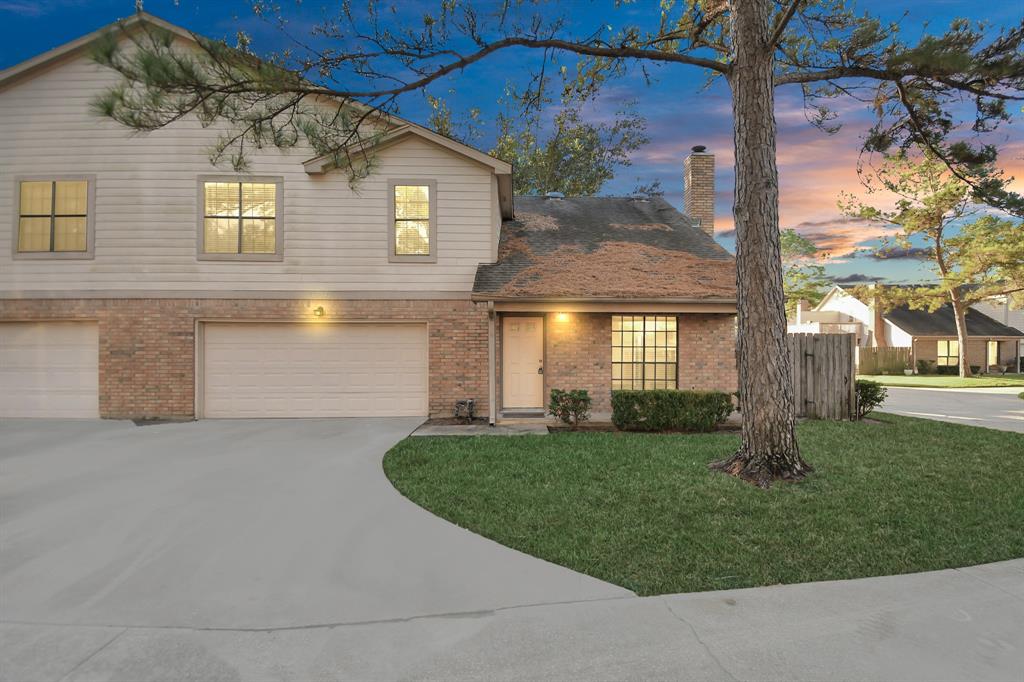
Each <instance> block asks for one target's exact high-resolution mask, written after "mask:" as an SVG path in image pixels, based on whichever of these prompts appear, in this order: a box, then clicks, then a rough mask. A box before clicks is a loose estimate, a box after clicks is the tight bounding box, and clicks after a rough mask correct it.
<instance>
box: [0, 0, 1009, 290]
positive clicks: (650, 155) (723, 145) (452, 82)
mask: <svg viewBox="0 0 1024 682" xmlns="http://www.w3.org/2000/svg"><path fill="white" fill-rule="evenodd" d="M279 2H280V5H281V6H282V7H283V9H284V12H285V15H286V16H287V17H289V19H290V25H289V32H290V33H291V34H292V35H294V36H300V37H303V38H306V37H308V31H309V28H310V27H311V26H312V25H313V23H315V20H316V19H317V17H319V16H320V11H321V8H322V7H324V6H330V5H336V4H338V3H331V2H328V1H327V0H304V2H302V3H301V4H299V3H295V2H294V0H279ZM396 4H400V6H401V7H402V9H403V10H405V11H408V12H409V13H410V16H414V17H419V16H420V15H421V14H422V13H423V12H424V11H425V10H426V9H427V8H429V7H436V6H437V4H438V3H437V1H436V0H433V1H431V0H403V1H402V2H401V3H397V2H396ZM611 4H612V3H610V2H595V3H589V2H587V3H585V2H575V3H572V2H561V3H552V5H551V6H550V8H548V9H546V10H544V11H548V12H550V13H554V12H556V11H560V12H563V13H568V14H569V15H570V16H572V17H574V20H573V22H572V23H571V24H570V26H569V29H570V30H571V31H576V32H578V33H579V34H585V33H591V32H593V30H594V29H595V28H596V27H599V26H601V25H602V24H605V23H607V24H610V25H612V26H620V25H622V24H625V23H631V22H632V21H637V22H640V23H645V22H649V17H652V16H654V17H656V11H657V5H658V3H657V2H653V1H651V2H644V1H641V2H637V3H636V4H633V5H627V6H626V7H625V8H621V9H618V10H615V9H608V8H609V7H610V6H611ZM857 6H858V7H859V8H860V9H861V10H865V11H869V12H871V13H873V14H877V15H879V16H880V17H881V18H883V19H885V20H899V19H900V16H901V15H902V13H903V12H904V11H906V12H907V16H906V18H904V19H903V20H902V26H903V34H904V36H905V37H906V38H907V39H908V40H911V39H913V38H914V37H915V36H917V35H919V34H920V32H921V30H922V26H923V24H924V22H930V26H929V27H928V30H929V31H930V32H933V33H939V32H941V31H942V30H943V29H944V28H945V27H946V26H947V25H948V23H949V21H950V19H952V18H954V17H967V18H970V19H974V20H985V21H988V22H990V23H991V24H992V25H994V26H996V27H998V26H1002V25H1009V24H1011V23H1014V22H1016V21H1019V19H1020V16H1021V12H1022V3H1021V2H1020V0H989V1H988V2H983V3H979V2H976V1H963V0H902V1H901V2H885V1H882V0H862V1H861V2H859V3H858V5H857ZM133 8H134V0H0V45H2V46H3V48H2V50H0V68H6V67H8V66H11V65H13V64H16V63H18V62H20V61H22V60H24V59H27V58H29V57H31V56H33V55H35V54H38V53H40V52H43V51H45V50H48V49H50V48H52V47H55V46H57V45H59V44H61V43H64V42H67V41H69V40H72V39H74V38H77V37H79V36H80V35H82V34H84V33H87V32H89V31H92V30H95V29H97V28H99V27H101V26H103V25H105V24H108V23H110V22H112V21H114V20H115V19H117V18H118V17H123V16H126V15H128V14H130V13H131V12H132V10H133ZM559 8H561V9H559ZM145 9H146V10H147V11H149V12H151V13H153V14H156V15H158V16H160V17H162V18H164V19H167V20H168V21H171V22H173V23H176V24H179V25H182V26H184V27H185V28H188V29H190V30H193V31H196V32H198V33H202V34H204V35H207V36H209V37H215V38H225V39H228V40H229V41H230V42H233V41H234V36H235V33H236V31H238V30H239V29H242V30H245V31H246V32H248V33H249V34H250V35H252V36H253V38H254V42H253V45H252V48H253V49H254V50H255V51H256V52H258V53H259V52H267V51H276V50H280V49H283V48H284V47H286V46H287V45H288V41H287V38H286V37H284V36H283V35H282V34H281V33H280V32H278V31H277V30H276V29H274V28H273V27H271V26H269V25H267V24H266V23H264V22H263V21H262V20H260V19H258V18H256V17H254V16H253V15H252V13H251V11H250V10H249V5H248V3H247V2H244V1H243V0H216V1H213V0H177V1H175V0H159V1H157V0H146V2H145ZM538 56H539V55H537V54H536V53H535V52H534V53H530V52H528V51H525V50H523V51H520V52H508V53H506V54H503V55H502V56H500V57H499V58H497V59H491V60H485V61H484V62H482V63H480V64H477V65H474V66H472V67H470V68H469V69H467V70H466V71H465V72H464V73H462V74H456V75H454V76H452V77H450V78H449V79H447V80H446V81H445V82H443V83H441V84H439V85H438V86H437V87H435V88H434V89H433V90H432V92H433V93H434V94H437V95H441V96H443V97H445V98H446V99H447V101H448V102H449V105H450V106H451V107H452V109H453V110H454V111H455V112H456V114H457V113H458V112H460V111H464V110H466V109H468V108H469V107H480V108H481V109H482V112H483V117H484V119H485V120H493V116H494V114H495V112H496V111H497V110H498V106H497V104H496V100H497V98H498V97H500V96H501V94H502V90H503V88H504V86H505V84H506V82H507V81H509V80H511V81H513V82H514V81H517V80H519V81H521V80H522V79H523V78H524V77H525V76H526V75H527V74H528V73H529V70H530V69H531V68H532V67H533V66H535V65H536V64H537V61H538ZM565 63H567V64H569V63H571V61H570V59H569V58H565ZM651 75H653V77H654V79H655V81H654V82H653V83H651V84H646V83H645V82H644V80H643V78H642V76H641V75H640V73H639V72H638V71H637V72H634V73H631V74H630V75H629V76H627V77H625V78H622V79H619V80H616V81H613V82H611V83H610V84H609V85H608V86H607V87H606V88H605V89H604V91H603V94H602V96H601V98H600V100H599V101H598V102H597V103H596V105H595V106H594V107H593V108H592V109H589V110H588V114H589V116H590V117H591V119H592V120H610V119H611V117H612V116H613V114H614V112H615V111H616V110H617V109H618V108H619V107H620V106H621V105H622V104H623V103H625V102H628V101H633V100H635V101H636V102H637V110H638V111H639V112H640V113H641V114H643V115H644V116H645V117H646V119H647V122H648V134H649V136H650V138H651V142H650V143H649V144H648V145H647V146H645V147H644V148H642V149H640V150H639V151H637V152H636V153H635V154H634V155H633V165H632V166H631V167H628V168H622V169H620V170H619V172H618V175H617V177H616V178H615V180H614V181H612V182H610V183H608V184H607V185H606V186H605V189H604V191H603V193H605V194H628V193H630V192H631V191H632V189H633V188H634V187H636V186H637V185H638V184H647V183H650V182H651V181H654V180H660V181H661V185H662V188H663V189H664V190H665V196H666V198H667V199H668V200H669V201H671V202H672V203H673V204H675V205H676V206H681V204H682V160H683V158H684V157H685V156H686V154H687V152H688V150H689V149H690V147H692V146H693V145H697V144H702V145H706V146H707V147H708V149H709V151H712V152H713V153H714V154H715V155H716V161H717V169H718V170H717V177H716V180H717V185H718V187H717V215H716V228H717V231H718V233H719V236H718V238H719V241H721V242H722V244H723V245H725V246H726V247H727V248H732V246H733V241H732V234H731V230H732V223H733V221H732V209H731V204H732V190H733V175H732V160H733V153H732V127H731V116H730V113H731V112H730V102H729V97H728V92H727V91H726V89H725V87H724V86H723V85H721V84H719V85H717V86H713V87H712V88H710V89H708V90H703V89H702V85H703V83H704V74H703V73H702V72H701V71H700V70H698V69H694V68H692V67H687V66H683V65H671V66H662V67H658V66H655V67H654V68H653V69H652V70H651ZM401 107H402V108H401V111H400V114H401V115H402V116H404V117H405V118H409V119H411V120H414V121H416V122H419V123H425V122H426V116H427V114H428V111H429V109H428V107H427V105H426V103H425V101H424V99H423V97H422V96H421V95H417V94H410V95H406V96H405V97H404V98H403V99H402V100H401ZM837 108H838V109H839V111H840V112H841V118H840V121H841V122H842V123H843V124H844V125H843V128H842V130H841V131H840V132H839V133H837V134H835V135H827V134H825V133H823V132H821V131H819V130H818V129H816V128H814V127H812V126H811V125H810V124H808V122H807V120H806V118H805V116H804V111H803V107H802V102H801V98H800V94H799V91H798V90H795V89H792V90H790V89H782V90H779V91H778V93H777V102H776V120H777V123H778V131H779V144H778V163H779V173H780V184H781V205H780V210H781V225H782V227H784V228H788V227H792V228H795V229H796V230H798V231H799V232H800V233H802V234H804V235H806V236H807V237H809V238H811V239H812V240H814V241H815V242H816V243H817V244H818V245H819V246H820V247H821V248H822V249H823V250H824V251H825V252H828V253H829V254H830V258H829V259H828V260H826V261H825V262H826V266H827V271H828V273H829V274H830V275H832V276H834V277H836V278H837V279H838V281H844V280H845V281H856V280H858V279H863V278H876V277H880V278H885V279H886V280H887V281H891V282H906V281H919V280H922V279H925V278H928V277H929V276H930V275H929V269H928V268H927V265H926V264H924V263H922V262H921V261H919V260H915V259H912V258H889V259H886V260H876V259H874V258H871V257H868V256H865V255H863V254H859V253H858V249H860V248H862V247H864V246H870V245H871V244H875V243H877V242H876V240H877V239H878V237H880V236H882V235H883V234H884V232H885V231H886V230H885V227H884V226H874V225H866V224H862V223H859V222H856V221H849V220H844V219H843V218H842V217H841V215H840V213H839V211H838V209H837V208H836V199H837V197H838V195H839V193H840V192H841V191H843V190H846V191H853V192H856V191H858V190H859V189H860V184H859V181H858V178H857V173H856V166H857V160H858V155H859V150H860V138H861V136H862V135H863V134H864V132H865V131H866V130H867V128H868V126H869V125H870V121H871V112H870V110H868V109H867V108H866V105H864V104H861V103H859V102H855V101H852V100H846V101H839V102H838V104H837ZM992 140H993V141H994V142H995V143H996V144H997V145H998V146H999V147H1000V149H1001V150H1002V156H1001V165H1002V167H1003V168H1004V169H1005V170H1006V171H1007V172H1008V173H1009V174H1010V175H1013V176H1015V177H1017V178H1018V179H1020V180H1024V120H1022V115H1021V114H1020V113H1019V112H1018V114H1017V120H1015V121H1014V123H1013V124H1012V125H1010V126H1005V127H1003V128H1001V129H1000V130H999V132H998V134H997V135H996V136H994V137H993V138H992ZM489 142H490V140H488V139H484V140H482V141H481V143H480V146H481V147H483V148H485V149H486V147H487V146H488V143H489ZM1015 188H1016V189H1017V190H1018V191H1020V190H1022V189H1024V183H1022V182H1020V181H1018V182H1017V184H1016V187H1015Z"/></svg>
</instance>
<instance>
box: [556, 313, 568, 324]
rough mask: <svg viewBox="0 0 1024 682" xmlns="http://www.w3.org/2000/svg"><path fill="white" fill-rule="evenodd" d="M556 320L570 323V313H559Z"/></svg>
mask: <svg viewBox="0 0 1024 682" xmlns="http://www.w3.org/2000/svg"><path fill="white" fill-rule="evenodd" d="M555 319H556V320H558V321H559V322H568V321H569V313H558V314H557V315H556V316H555Z"/></svg>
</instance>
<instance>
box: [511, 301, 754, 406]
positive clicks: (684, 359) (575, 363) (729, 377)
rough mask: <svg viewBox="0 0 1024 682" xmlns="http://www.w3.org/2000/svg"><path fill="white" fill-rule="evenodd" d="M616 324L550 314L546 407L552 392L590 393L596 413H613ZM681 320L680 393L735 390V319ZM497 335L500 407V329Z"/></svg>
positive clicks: (601, 317)
mask: <svg viewBox="0 0 1024 682" xmlns="http://www.w3.org/2000/svg"><path fill="white" fill-rule="evenodd" d="M611 319H612V316H611V315H610V314H607V313H565V319H564V320H560V319H559V315H558V314H556V313H549V314H547V315H545V321H544V354H545V358H544V379H545V380H544V394H545V403H546V401H547V395H548V393H549V392H550V391H551V389H552V388H561V389H564V390H571V389H576V388H585V389H587V391H589V392H590V396H591V398H592V399H593V408H592V410H593V412H594V414H605V415H607V414H609V413H610V412H611V378H612V369H611V361H612V353H611V338H612V324H611ZM678 320H679V322H678V329H679V339H678V344H679V388H681V389H691V390H717V391H728V392H730V393H731V392H733V391H735V390H736V381H737V379H736V337H735V320H736V317H735V316H734V315H721V314H717V315H716V314H685V315H679V316H678ZM498 334H499V339H498V362H499V383H498V389H499V390H498V396H499V401H498V402H499V405H500V402H501V401H500V396H501V390H500V389H501V383H500V363H501V352H500V351H501V339H500V325H499V332H498Z"/></svg>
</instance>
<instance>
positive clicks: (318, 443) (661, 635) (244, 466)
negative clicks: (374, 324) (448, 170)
mask: <svg viewBox="0 0 1024 682" xmlns="http://www.w3.org/2000/svg"><path fill="white" fill-rule="evenodd" d="M415 425H416V422H415V420H351V421H330V420H323V421H300V422H296V421H286V420H280V421H279V420H269V421H250V422H212V421H211V422H199V423H193V424H182V425H161V426H147V427H135V426H132V425H130V424H126V423H111V422H78V423H74V422H64V423H39V422H33V423H10V422H0V473H2V476H0V540H2V544H0V621H2V622H0V680H10V681H12V682H14V681H17V682H31V681H32V680H116V681H125V682H128V681H130V682H143V681H148V680H184V679H193V680H203V681H204V682H205V681H212V680H246V681H248V680H311V679H316V680H349V679H383V680H390V679H446V680H447V679H467V680H468V679H474V680H475V679H544V678H557V679H586V680H594V679H616V680H618V679H629V678H633V679H641V678H646V679H650V678H673V679H679V678H686V679H710V680H716V679H723V680H729V679H751V680H755V679H756V680H764V679H808V680H811V679H826V678H827V679H851V680H852V679H857V680H862V679H921V680H931V679H938V678H943V679H977V680H983V679H991V680H1011V679H1012V680H1015V682H1019V679H1020V677H1019V673H1020V670H1021V669H1024V561H1016V562H1007V563H1003V564H996V565H991V566H987V567H977V568H974V569H965V570H957V571H941V572H938V573H928V574H919V575H912V576H901V577H888V578H877V579H867V580H859V581H850V582H839V583H818V584H808V585H794V586H786V587H771V588H761V589H753V590H735V591H730V592H712V593H703V594H693V595H679V596H666V597H651V598H637V597H635V596H633V595H632V594H631V593H629V592H627V591H625V590H622V589H620V588H617V587H614V586H610V585H607V584H605V583H601V582H599V581H596V580H593V579H591V578H587V577H585V576H581V575H579V574H576V573H573V572H571V571H568V570H566V569H563V568H560V567H557V566H553V565H551V564H547V563H545V562H542V561H539V560H536V559H533V558H530V557H527V556H524V555H522V554H520V553H518V552H515V551H512V550H509V549H507V548H504V547H501V546H499V545H496V544H494V543H492V542H490V541H488V540H485V539H483V538H480V537H478V536H475V535H473V534H471V533H468V532H467V531H464V530H461V529H459V528H456V527H455V526H452V525H450V524H448V523H446V522H444V521H441V520H440V519H438V518H436V517H434V516H432V515H430V514H428V513H427V512H425V511H423V510H422V509H420V508H418V507H416V506H415V505H413V504H412V503H411V502H409V501H408V500H406V499H405V498H403V497H401V496H400V495H399V494H398V493H397V492H395V491H394V490H393V489H392V488H391V487H390V486H389V484H388V483H387V481H386V479H385V478H384V476H383V474H382V472H381V470H380V458H381V456H382V455H383V453H384V451H385V450H386V449H387V448H388V447H390V445H391V444H392V443H394V442H395V441H396V440H398V439H399V438H401V437H403V436H404V435H405V434H406V433H408V432H409V431H410V430H411V429H412V428H413V427H415Z"/></svg>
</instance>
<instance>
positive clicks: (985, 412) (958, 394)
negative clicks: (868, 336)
mask: <svg viewBox="0 0 1024 682" xmlns="http://www.w3.org/2000/svg"><path fill="white" fill-rule="evenodd" d="M888 388H889V397H888V398H887V399H886V401H885V404H884V405H882V406H881V407H880V408H879V410H880V411H882V412H893V413H895V414H904V415H907V416H910V417H924V418H926V419H937V420H939V421H946V422H953V423H956V424H967V425H969V426H984V427H986V428H990V429H1000V430H1002V431H1020V432H1022V433H1024V400H1021V399H1020V398H1018V397H1017V394H1018V393H1020V392H1021V391H1022V390H1024V388H1019V387H1018V388H970V389H963V388H957V389H953V388H945V389H926V388H898V387H895V386H890V387H888Z"/></svg>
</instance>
